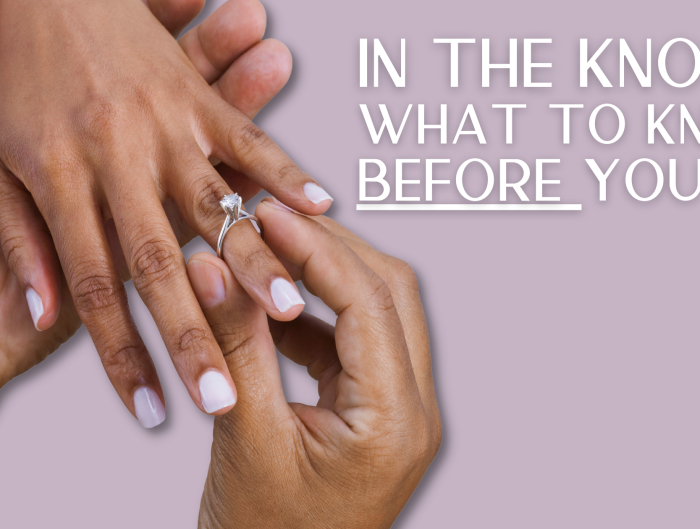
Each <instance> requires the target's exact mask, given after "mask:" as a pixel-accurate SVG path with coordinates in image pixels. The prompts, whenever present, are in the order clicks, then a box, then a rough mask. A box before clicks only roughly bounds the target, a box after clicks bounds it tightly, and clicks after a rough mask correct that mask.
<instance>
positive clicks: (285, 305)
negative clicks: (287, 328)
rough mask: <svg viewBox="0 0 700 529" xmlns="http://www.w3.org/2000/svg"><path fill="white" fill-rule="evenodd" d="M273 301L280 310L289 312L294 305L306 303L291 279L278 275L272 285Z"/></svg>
mask: <svg viewBox="0 0 700 529" xmlns="http://www.w3.org/2000/svg"><path fill="white" fill-rule="evenodd" d="M270 293H271V294H272V301H273V303H274V304H275V307H277V310H279V311H280V312H287V311H288V310H289V309H291V308H292V307H293V306H294V305H304V304H305V303H304V300H303V299H301V296H300V295H299V292H297V289H296V288H294V285H292V284H291V283H290V282H289V281H287V280H286V279H282V278H281V277H278V278H277V279H275V280H274V281H273V282H272V285H271V286H270Z"/></svg>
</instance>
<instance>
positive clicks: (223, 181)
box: [0, 0, 330, 413]
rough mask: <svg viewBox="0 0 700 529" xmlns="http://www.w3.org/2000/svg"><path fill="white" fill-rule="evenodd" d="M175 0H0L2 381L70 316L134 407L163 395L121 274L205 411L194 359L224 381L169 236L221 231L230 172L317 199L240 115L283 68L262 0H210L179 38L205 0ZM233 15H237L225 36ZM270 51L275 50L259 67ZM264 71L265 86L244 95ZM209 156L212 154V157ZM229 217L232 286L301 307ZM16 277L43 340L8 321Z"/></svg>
mask: <svg viewBox="0 0 700 529" xmlns="http://www.w3.org/2000/svg"><path fill="white" fill-rule="evenodd" d="M174 5H175V9H174V10H173V11H172V12H169V11H168V9H167V1H166V0H150V3H149V5H148V7H146V6H144V4H143V3H141V2H140V1H139V0H120V1H119V2H113V1H107V0H99V1H95V0H36V1H33V2H12V1H9V0H0V49H2V50H3V53H2V54H0V121H1V122H2V124H3V126H2V128H0V242H1V243H2V248H3V255H4V261H3V263H2V266H0V274H1V275H0V280H1V283H0V286H1V287H2V299H1V300H0V311H2V313H1V314H2V316H3V318H2V320H1V321H2V326H5V324H7V325H8V326H9V325H12V324H13V323H16V324H17V326H16V327H12V328H11V329H12V332H11V333H10V334H11V335H10V336H7V335H6V334H5V333H4V332H3V333H2V338H0V340H1V341H0V347H1V349H0V370H2V372H3V373H5V374H4V375H2V377H1V378H0V382H2V381H3V380H7V379H8V376H10V375H8V374H7V373H10V374H14V373H17V372H18V371H22V370H26V369H27V368H28V367H30V366H31V365H33V364H34V363H36V362H37V361H40V360H41V359H42V358H43V357H45V356H46V354H48V352H49V351H51V350H53V349H55V347H56V346H57V344H60V343H61V342H62V341H64V340H65V339H67V337H68V336H70V334H72V332H74V330H75V328H76V326H77V325H78V319H77V318H79V319H80V320H82V322H83V323H84V324H85V325H86V327H87V329H88V331H89V332H90V335H91V337H92V339H93V341H94V342H95V346H96V348H97V351H98V353H99V354H100V357H101V359H102V362H103V365H104V367H105V370H106V372H107V374H108V376H109V378H110V380H111V382H112V384H113V385H114V387H115V389H116V390H117V392H118V393H119V395H120V397H121V398H122V400H123V402H124V403H125V405H126V406H127V408H128V409H129V410H130V411H131V412H132V413H134V412H135V410H134V404H133V394H134V392H135V391H136V390H137V389H138V388H140V387H143V386H147V387H150V388H152V389H153V390H154V391H155V392H156V393H157V395H158V396H159V397H160V399H161V401H163V402H164V399H163V394H162V390H161V386H160V382H159V380H158V376H157V374H156V370H155V367H154V365H153V362H152V360H151V358H150V355H149V354H148V351H147V350H146V347H145V345H144V343H143V341H142V339H141V337H140V336H139V334H138V331H137V330H136V327H135V325H134V323H133V320H132V318H131V315H130V313H129V309H128V306H127V300H126V294H125V290H124V287H123V284H122V280H123V279H126V278H128V277H129V276H131V277H132V278H133V281H134V285H135V286H136V288H137V290H138V291H139V294H140V295H141V297H142V298H143V299H144V301H145V303H146V305H147V306H148V308H149V310H150V311H151V314H152V315H153V317H154V319H155V321H156V323H157V324H158V327H159V329H160V332H161V335H162V336H163V339H164V342H165V344H166V346H167V348H168V351H169V352H170V354H171V357H172V359H173V362H174V364H175V367H176V369H177V371H178V373H179V375H180V377H181V379H182V380H183V382H184V384H185V386H186V387H187V389H188V391H189V393H190V396H191V398H192V400H193V401H194V402H195V403H196V404H197V406H199V407H200V409H202V411H204V409H203V405H202V400H201V396H200V391H199V386H198V380H199V377H200V376H201V375H202V374H203V373H205V372H207V371H211V370H216V371H219V372H220V373H222V374H223V375H224V376H225V378H226V380H227V381H228V383H229V385H230V386H231V388H232V390H233V391H234V392H235V387H234V385H233V381H232V380H231V379H230V376H229V374H228V370H227V369H226V365H225V362H224V359H223V358H222V356H221V352H220V350H219V348H218V346H217V343H216V340H215V339H214V336H213V335H212V333H211V330H210V328H209V326H208V325H207V322H206V319H205V318H204V315H203V314H202V311H201V309H200V307H199V305H198V304H197V300H196V298H195V296H194V294H193V292H192V288H191V286H190V284H189V281H188V279H187V273H186V268H185V263H184V260H183V257H182V254H181V252H180V250H179V247H180V245H181V244H182V243H183V242H186V241H187V240H189V239H190V238H191V237H192V236H193V235H195V234H198V235H201V236H202V237H203V238H204V239H205V240H206V241H207V242H209V243H210V244H212V245H214V244H215V243H216V238H217V236H218V231H219V229H220V226H221V223H222V220H223V213H222V211H221V209H220V208H219V205H218V201H219V200H220V199H221V198H222V197H223V196H224V195H226V194H229V193H231V192H232V191H231V189H232V187H233V188H235V189H236V190H237V191H239V194H242V195H243V197H244V199H247V198H250V196H252V194H254V193H255V192H257V191H258V190H259V188H260V187H261V186H262V187H264V188H265V189H267V190H268V191H270V192H271V193H272V194H273V195H275V196H277V197H278V198H279V199H280V200H282V201H284V202H285V203H286V204H288V205H289V206H291V207H293V208H295V209H297V210H299V211H302V212H304V213H307V214H313V215H315V214H320V213H323V211H325V210H326V209H327V208H328V206H329V205H330V200H326V201H324V202H321V203H319V204H314V203H313V202H312V201H310V200H309V199H308V198H307V197H306V195H305V193H304V185H305V184H307V183H310V182H313V179H312V178H311V177H310V176H309V175H307V174H306V173H304V172H302V171H301V170H300V169H299V168H297V167H296V166H295V165H294V164H293V162H291V160H290V159H289V158H288V157H287V156H286V155H285V154H284V153H283V152H282V151H281V150H280V149H279V148H278V147H277V146H276V145H275V144H274V143H273V142H272V141H271V140H270V139H269V138H268V137H267V136H265V134H264V133H263V132H262V131H260V130H259V129H258V128H257V127H255V125H253V124H252V122H251V121H250V118H251V117H252V116H253V115H254V114H255V112H257V111H258V110H259V109H260V108H261V107H262V105H264V104H265V103H266V102H267V101H268V100H269V99H270V98H271V97H272V96H273V95H274V93H276V91H277V90H279V89H280V88H281V85H283V84H284V82H282V83H281V84H280V79H281V78H282V77H284V75H281V74H282V72H283V71H284V70H285V69H286V75H287V76H288V73H289V68H291V61H290V59H289V57H288V52H287V51H286V49H285V48H284V47H283V46H282V45H281V44H279V43H275V42H274V41H272V42H271V41H264V42H259V41H260V38H261V37H262V33H263V32H264V26H265V19H264V10H263V9H262V6H260V4H259V3H258V2H257V1H252V0H245V1H244V0H235V1H231V2H229V3H228V4H227V5H226V6H224V7H225V8H226V10H224V8H222V9H221V10H219V11H222V10H224V14H226V13H228V15H227V16H228V20H229V22H227V23H226V24H223V23H219V24H218V25H217V22H216V21H214V22H211V23H210V24H209V26H208V27H203V28H202V29H201V30H199V32H198V33H197V34H193V36H192V37H190V36H186V37H185V38H184V39H183V42H182V46H179V45H178V43H177V42H176V41H175V39H174V38H173V37H172V35H171V34H170V33H169V31H168V30H170V31H171V32H173V33H176V32H177V31H179V29H180V28H181V27H184V25H185V24H186V22H187V17H188V16H190V17H191V16H192V15H193V14H194V13H196V12H197V10H198V9H199V8H201V2H199V1H198V2H195V3H193V2H185V1H183V0H178V1H176V2H175V3H174ZM193 6H194V7H193ZM148 8H151V9H153V11H154V13H155V14H156V15H159V16H161V17H163V20H164V22H165V23H166V24H168V29H166V28H165V27H164V26H163V25H161V23H160V22H159V21H158V19H156V17H154V15H153V14H152V13H151V12H150V11H149V9H148ZM168 13H170V15H168ZM168 16H170V17H171V18H168ZM212 18H214V17H212ZM235 20H245V21H246V23H245V24H242V25H239V26H238V27H237V30H236V31H231V32H230V35H233V36H230V38H228V39H225V38H222V37H224V36H226V35H229V33H228V32H227V31H225V29H226V25H227V24H234V23H235ZM219 22H221V19H219ZM195 37H196V38H195ZM266 61H268V63H269V61H272V64H273V65H274V66H273V67H272V68H269V67H262V66H260V65H261V64H265V63H266ZM115 65H119V66H118V68H117V67H115ZM222 72H223V73H222ZM246 76H247V77H248V78H249V79H250V80H251V82H250V84H249V85H247V84H246V83H245V82H243V81H242V80H244V79H246ZM284 81H286V78H285V79H284ZM266 86H270V87H273V88H274V89H272V90H269V91H267V89H264V87H266ZM261 87H263V90H262V92H261V93H262V96H260V95H258V96H256V95H255V94H253V93H252V92H253V91H254V90H256V89H257V90H259V89H260V88H261ZM231 102H233V103H234V105H233V106H232V105H230V104H229V103H231ZM236 103H238V104H239V105H240V108H236ZM27 116H31V119H28V118H27ZM210 157H213V158H216V159H217V160H222V161H223V162H224V164H225V165H223V166H221V168H219V169H218V171H217V170H216V169H214V168H213V167H212V165H211V164H210V163H209V160H208V158H210ZM246 177H247V178H246ZM243 224H245V225H243ZM234 230H235V237H236V238H237V242H238V244H236V245H225V246H224V259H225V260H226V262H227V263H228V264H229V266H230V268H231V270H232V271H233V273H234V275H235V276H236V277H237V279H238V281H239V282H240V284H241V285H242V286H243V288H245V289H246V291H247V292H249V294H250V295H251V297H252V298H253V299H255V300H256V302H257V303H259V304H260V305H261V307H263V308H264V310H265V311H266V312H267V314H268V315H270V316H271V317H272V318H274V319H278V320H290V319H293V318H295V317H296V316H297V315H298V314H299V312H301V310H302V306H301V305H297V306H294V307H292V308H291V309H289V310H288V311H286V312H280V311H279V310H277V308H276V307H275V305H274V303H273V300H272V298H271V294H270V290H269V288H270V284H271V283H272V280H273V279H275V278H283V279H284V280H286V281H290V277H289V275H288V273H287V271H286V270H285V268H284V267H283V265H282V264H281V263H280V262H279V261H278V260H277V259H276V258H275V256H274V254H273V253H272V252H271V251H270V250H269V248H268V247H267V246H266V245H265V244H264V243H263V242H262V240H261V239H260V237H259V236H258V235H257V234H256V233H255V231H254V230H253V228H252V226H251V225H250V223H241V225H239V226H235V227H234ZM234 230H232V231H234ZM229 236H231V235H229ZM10 272H12V273H11V274H10ZM120 276H121V277H120ZM28 288H33V289H34V290H35V291H36V292H38V294H39V296H40V297H41V299H42V302H43V305H44V314H43V316H42V317H41V318H40V319H39V321H38V322H37V328H38V329H42V330H44V331H45V332H46V333H47V335H46V336H42V337H41V338H37V337H34V336H33V335H31V336H29V335H30V329H27V328H26V326H25V325H24V324H20V323H19V321H20V320H22V318H23V316H26V312H25V311H24V308H23V307H22V308H20V307H21V305H25V304H26V302H23V303H20V300H19V299H20V295H19V293H24V292H26V291H27V289H28ZM294 288H295V287H294ZM173 299H177V300H178V303H172V300H173ZM71 300H72V303H71ZM23 312H24V314H23ZM6 315H7V317H6ZM76 316H77V318H76ZM22 321H23V320H22ZM47 329H48V331H47ZM27 344H29V345H27ZM18 349H19V351H18ZM18 357H19V360H18ZM229 409H230V406H229V407H226V408H222V409H220V410H218V411H217V412H215V413H225V412H226V411H228V410H229Z"/></svg>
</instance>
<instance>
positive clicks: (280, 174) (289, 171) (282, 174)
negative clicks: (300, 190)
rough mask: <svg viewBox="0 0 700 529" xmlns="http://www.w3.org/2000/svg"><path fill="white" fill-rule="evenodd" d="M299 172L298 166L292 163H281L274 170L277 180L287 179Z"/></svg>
mask: <svg viewBox="0 0 700 529" xmlns="http://www.w3.org/2000/svg"><path fill="white" fill-rule="evenodd" d="M299 172H300V171H299V168H298V167H297V166H296V165H295V164H293V163H289V164H286V165H282V166H281V167H280V168H279V169H277V171H276V173H277V180H279V181H280V182H281V181H283V180H286V179H288V178H289V177H290V176H294V175H296V174H298V173H299Z"/></svg>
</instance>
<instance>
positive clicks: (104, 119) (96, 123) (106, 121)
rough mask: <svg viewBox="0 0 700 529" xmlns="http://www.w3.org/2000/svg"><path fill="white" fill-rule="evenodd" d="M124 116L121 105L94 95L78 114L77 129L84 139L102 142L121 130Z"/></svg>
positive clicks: (104, 97) (124, 120)
mask: <svg viewBox="0 0 700 529" xmlns="http://www.w3.org/2000/svg"><path fill="white" fill-rule="evenodd" d="M125 115H126V112H125V109H124V107H123V106H122V105H120V104H118V103H116V102H115V101H114V100H113V99H112V98H110V97H106V96H104V95H99V94H95V95H92V97H91V98H90V99H89V100H88V102H87V103H86V104H85V106H84V107H83V108H82V110H81V112H80V114H79V117H78V121H79V127H80V129H81V130H82V132H83V135H84V136H85V137H86V138H88V139H91V140H103V139H104V138H110V137H113V136H115V135H116V134H117V133H118V132H119V131H120V130H121V129H122V128H123V126H124V123H125V122H126V118H125Z"/></svg>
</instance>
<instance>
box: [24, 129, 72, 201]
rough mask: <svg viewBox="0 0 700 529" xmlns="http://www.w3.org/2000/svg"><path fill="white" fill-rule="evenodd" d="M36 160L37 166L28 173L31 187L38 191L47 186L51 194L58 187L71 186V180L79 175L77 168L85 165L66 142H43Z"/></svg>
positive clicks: (38, 148) (39, 146)
mask: <svg viewBox="0 0 700 529" xmlns="http://www.w3.org/2000/svg"><path fill="white" fill-rule="evenodd" d="M36 160H37V163H36V165H35V166H34V167H32V168H31V169H30V170H29V171H27V176H28V177H29V179H30V185H31V187H36V188H37V189H41V188H42V186H46V187H47V188H48V190H49V192H50V193H53V192H55V191H56V186H58V185H60V186H62V187H67V186H68V185H70V184H71V179H73V178H75V176H76V175H77V174H79V173H78V171H76V168H78V167H81V166H82V165H83V164H82V161H81V160H80V158H79V157H78V156H77V154H76V153H75V152H74V150H73V148H72V147H71V146H70V145H69V144H67V143H66V142H65V141H64V140H53V139H51V140H47V141H44V142H41V143H40V144H39V145H38V146H37V158H36ZM32 184H41V185H32Z"/></svg>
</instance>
